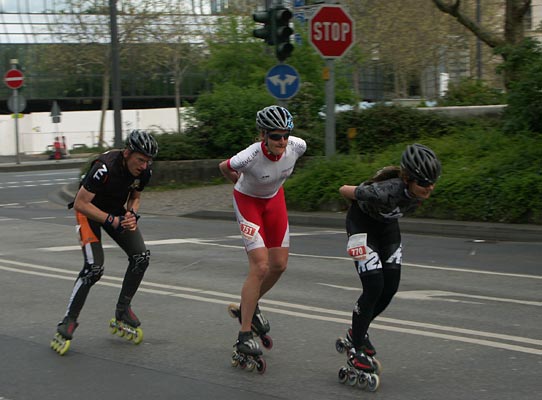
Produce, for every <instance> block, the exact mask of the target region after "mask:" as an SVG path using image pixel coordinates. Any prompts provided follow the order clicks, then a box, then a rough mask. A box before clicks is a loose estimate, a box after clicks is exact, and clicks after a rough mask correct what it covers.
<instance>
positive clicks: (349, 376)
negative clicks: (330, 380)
mask: <svg viewBox="0 0 542 400" xmlns="http://www.w3.org/2000/svg"><path fill="white" fill-rule="evenodd" d="M357 381H358V374H357V373H356V371H355V370H353V369H350V370H348V372H347V373H346V383H347V384H348V385H349V386H355V385H356V383H357Z"/></svg>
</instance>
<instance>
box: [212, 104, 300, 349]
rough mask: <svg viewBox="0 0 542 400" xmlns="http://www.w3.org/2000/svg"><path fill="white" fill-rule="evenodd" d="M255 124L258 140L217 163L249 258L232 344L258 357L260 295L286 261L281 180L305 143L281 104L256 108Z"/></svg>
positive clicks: (263, 323) (264, 324)
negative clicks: (230, 189)
mask: <svg viewBox="0 0 542 400" xmlns="http://www.w3.org/2000/svg"><path fill="white" fill-rule="evenodd" d="M256 127H257V129H258V131H259V134H260V141H258V142H256V143H253V144H252V145H250V146H249V147H247V148H246V149H244V150H242V151H241V152H239V153H237V154H236V155H235V156H233V157H231V158H230V159H228V160H225V161H222V162H221V163H220V164H219V168H220V171H221V172H222V174H223V175H224V177H226V179H228V180H229V181H231V182H233V183H234V184H235V186H234V191H233V205H234V209H235V214H236V218H237V222H238V224H239V228H240V230H241V234H242V237H243V241H244V245H245V249H246V252H247V256H248V264H249V265H248V275H247V277H246V280H245V282H244V284H243V287H242V290H241V304H240V306H239V307H238V313H239V314H235V315H239V318H240V322H241V329H240V331H239V334H238V338H237V342H236V344H235V347H236V348H237V351H238V352H239V353H242V354H246V355H251V356H256V357H258V356H260V355H261V354H262V351H261V349H260V346H259V344H258V343H257V342H256V341H255V340H254V337H253V332H252V331H253V330H255V331H256V332H257V333H258V334H259V335H260V336H261V335H262V334H265V333H266V332H267V331H269V322H268V321H267V319H266V318H265V317H264V316H263V315H262V313H261V311H260V310H259V307H258V300H259V299H260V298H261V297H262V296H263V295H264V294H265V293H267V292H268V291H269V290H270V289H271V288H272V287H273V286H274V285H275V284H276V282H277V281H278V280H279V278H280V276H281V275H282V273H283V272H284V271H285V270H286V267H287V263H288V252H289V244H290V234H289V225H288V214H287V210H286V202H285V199H284V190H283V188H282V184H283V183H284V181H285V180H286V179H287V178H288V177H289V176H290V175H291V173H292V172H293V170H294V166H295V163H296V161H297V159H298V158H299V157H301V156H302V155H303V154H304V153H305V150H306V148H307V145H306V143H305V141H304V140H303V139H301V138H298V137H295V136H291V132H292V129H293V128H294V122H293V118H292V115H291V114H290V112H289V111H288V110H287V109H286V108H284V107H279V106H276V105H273V106H269V107H265V108H264V109H262V110H260V111H258V112H257V113H256ZM234 308H235V307H234ZM230 311H231V309H230ZM232 315H234V314H232Z"/></svg>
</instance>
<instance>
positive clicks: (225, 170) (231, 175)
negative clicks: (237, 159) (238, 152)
mask: <svg viewBox="0 0 542 400" xmlns="http://www.w3.org/2000/svg"><path fill="white" fill-rule="evenodd" d="M218 168H220V172H222V175H224V178H226V179H227V180H229V181H231V182H233V183H235V182H237V180H238V179H239V173H238V172H237V171H234V170H232V169H231V168H230V167H228V160H224V161H222V162H221V163H220V164H218Z"/></svg>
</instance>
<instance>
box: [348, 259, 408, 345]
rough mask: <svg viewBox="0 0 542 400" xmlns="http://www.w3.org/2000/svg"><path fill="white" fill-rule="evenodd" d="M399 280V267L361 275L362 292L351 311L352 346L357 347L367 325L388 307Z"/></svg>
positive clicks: (367, 327) (365, 331)
mask: <svg viewBox="0 0 542 400" xmlns="http://www.w3.org/2000/svg"><path fill="white" fill-rule="evenodd" d="M400 280H401V269H400V268H386V269H381V270H378V272H377V273H369V274H363V275H361V283H362V285H363V292H362V293H361V296H360V297H359V299H358V302H357V307H356V308H355V309H354V312H353V313H352V330H353V338H352V339H353V341H354V347H355V348H359V347H360V346H361V343H362V340H363V338H364V337H365V334H366V333H367V330H368V329H369V325H370V324H371V322H372V321H373V319H375V318H376V317H377V316H378V315H380V314H381V313H382V311H384V310H385V309H386V307H388V305H389V304H390V302H391V299H392V298H393V296H394V295H395V293H397V289H398V288H399V281H400Z"/></svg>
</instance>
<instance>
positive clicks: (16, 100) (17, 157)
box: [10, 59, 21, 164]
mask: <svg viewBox="0 0 542 400" xmlns="http://www.w3.org/2000/svg"><path fill="white" fill-rule="evenodd" d="M10 63H11V68H13V69H17V64H19V60H17V59H12V60H10ZM13 104H15V111H16V112H14V113H13V114H14V116H15V162H16V163H17V164H20V163H21V155H20V154H19V112H20V111H19V91H18V90H17V89H13Z"/></svg>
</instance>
